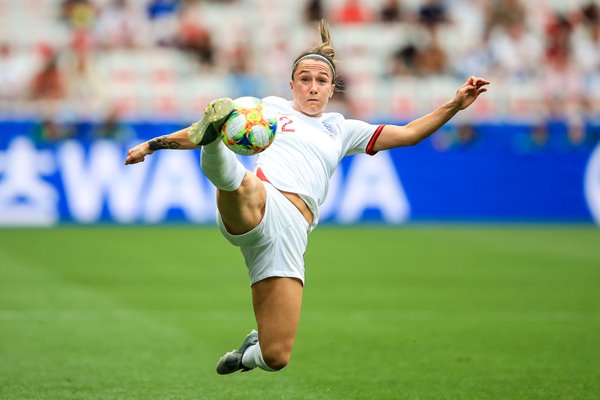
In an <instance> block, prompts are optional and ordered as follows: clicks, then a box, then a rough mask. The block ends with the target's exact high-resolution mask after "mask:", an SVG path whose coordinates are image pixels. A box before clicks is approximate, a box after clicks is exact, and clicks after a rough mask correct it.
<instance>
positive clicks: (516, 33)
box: [490, 18, 543, 79]
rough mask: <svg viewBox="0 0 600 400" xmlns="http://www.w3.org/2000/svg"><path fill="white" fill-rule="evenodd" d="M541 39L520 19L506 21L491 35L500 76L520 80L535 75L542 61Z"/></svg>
mask: <svg viewBox="0 0 600 400" xmlns="http://www.w3.org/2000/svg"><path fill="white" fill-rule="evenodd" d="M542 46H543V45H542V43H541V42H540V40H539V38H537V37H536V36H535V35H533V34H532V33H531V32H529V31H528V30H527V29H526V28H525V25H524V23H523V22H522V21H521V20H520V19H517V18H515V19H513V20H511V21H505V25H503V26H499V27H498V28H497V29H496V30H494V31H493V32H492V33H491V37H490V48H491V51H492V54H493V57H494V59H495V60H496V62H497V67H498V68H499V71H498V72H500V74H502V75H503V76H509V77H513V78H518V79H525V78H528V77H531V76H532V75H535V74H536V72H537V71H538V69H539V66H540V63H541V61H542V54H543V47H542Z"/></svg>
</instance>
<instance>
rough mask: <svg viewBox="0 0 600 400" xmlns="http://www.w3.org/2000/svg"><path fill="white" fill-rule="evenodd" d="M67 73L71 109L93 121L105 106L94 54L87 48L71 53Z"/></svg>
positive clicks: (77, 49)
mask: <svg viewBox="0 0 600 400" xmlns="http://www.w3.org/2000/svg"><path fill="white" fill-rule="evenodd" d="M68 61H69V63H68V64H67V66H66V68H65V72H66V74H67V76H68V77H69V79H68V80H67V85H66V88H67V95H68V100H69V102H70V103H71V108H72V109H73V110H74V111H76V112H77V115H79V116H80V117H83V118H85V119H93V118H94V117H95V116H96V115H98V114H100V113H101V112H102V111H103V110H102V108H103V106H104V104H103V103H104V93H103V85H102V81H101V78H100V76H99V74H98V73H97V71H96V69H95V63H94V62H93V54H92V53H91V52H88V51H86V49H85V47H83V48H77V47H75V48H74V49H73V51H72V52H71V53H70V57H69V59H68Z"/></svg>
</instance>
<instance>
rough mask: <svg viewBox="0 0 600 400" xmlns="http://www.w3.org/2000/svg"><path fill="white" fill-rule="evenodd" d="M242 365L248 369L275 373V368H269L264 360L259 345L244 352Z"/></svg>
mask: <svg viewBox="0 0 600 400" xmlns="http://www.w3.org/2000/svg"><path fill="white" fill-rule="evenodd" d="M242 364H244V367H246V368H256V367H258V368H260V369H262V370H265V371H269V372H274V371H275V370H274V369H273V368H271V367H269V366H268V365H267V363H266V362H265V360H264V359H263V356H262V352H261V351H260V344H259V343H256V344H255V345H252V346H250V347H248V348H247V349H246V351H244V356H243V357H242Z"/></svg>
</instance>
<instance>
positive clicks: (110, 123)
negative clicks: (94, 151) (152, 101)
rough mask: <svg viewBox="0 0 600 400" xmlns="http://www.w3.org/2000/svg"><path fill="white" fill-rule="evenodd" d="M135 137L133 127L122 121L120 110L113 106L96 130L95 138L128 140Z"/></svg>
mask: <svg viewBox="0 0 600 400" xmlns="http://www.w3.org/2000/svg"><path fill="white" fill-rule="evenodd" d="M134 137H135V132H134V131H133V129H132V128H131V127H129V126H128V125H127V124H125V123H123V122H122V121H121V118H120V116H119V111H118V109H117V108H113V109H112V110H111V111H109V113H108V114H107V115H106V117H105V118H104V119H103V120H102V122H100V123H99V124H98V126H97V128H96V130H95V132H94V138H95V139H101V140H102V139H108V140H116V141H120V142H127V141H129V140H132V139H133V138H134Z"/></svg>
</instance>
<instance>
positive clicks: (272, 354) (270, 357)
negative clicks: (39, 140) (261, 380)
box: [262, 346, 292, 371]
mask: <svg viewBox="0 0 600 400" xmlns="http://www.w3.org/2000/svg"><path fill="white" fill-rule="evenodd" d="M291 355H292V349H291V348H287V347H284V346H274V347H270V348H267V349H263V350H262V356H263V359H264V360H265V363H266V364H267V365H268V366H269V367H271V368H273V369H274V370H277V371H279V370H281V369H283V368H285V367H286V365H288V363H289V362H290V357H291Z"/></svg>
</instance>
